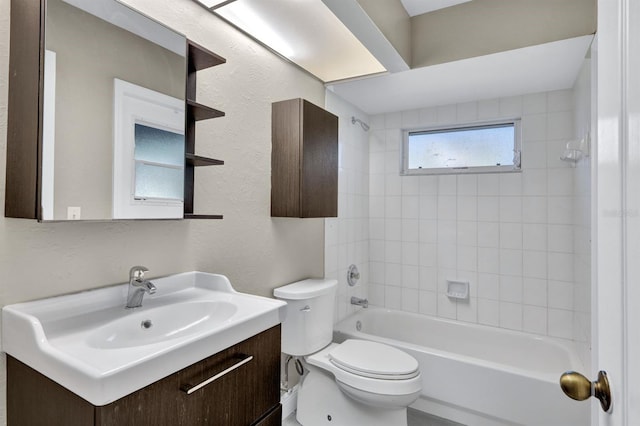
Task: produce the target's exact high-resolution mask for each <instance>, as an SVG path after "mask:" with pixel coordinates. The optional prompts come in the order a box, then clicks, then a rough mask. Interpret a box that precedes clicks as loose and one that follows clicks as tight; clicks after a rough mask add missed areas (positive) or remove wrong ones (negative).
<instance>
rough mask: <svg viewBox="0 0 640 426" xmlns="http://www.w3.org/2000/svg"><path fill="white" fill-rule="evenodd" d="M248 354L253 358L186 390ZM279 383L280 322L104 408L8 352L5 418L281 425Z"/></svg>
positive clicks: (61, 423)
mask: <svg viewBox="0 0 640 426" xmlns="http://www.w3.org/2000/svg"><path fill="white" fill-rule="evenodd" d="M249 356H252V357H253V359H251V360H250V361H249V362H246V363H245V364H243V365H242V366H240V367H238V368H236V369H234V370H232V371H230V372H229V373H227V374H225V375H223V376H222V377H220V378H219V379H218V380H215V381H213V382H212V383H210V384H209V385H207V386H204V387H202V388H200V389H198V390H196V391H195V392H193V393H191V394H187V392H186V391H187V390H188V389H189V388H191V387H192V386H194V385H196V384H199V383H201V382H203V381H205V380H207V379H208V378H210V377H212V376H214V375H216V374H217V373H219V372H221V371H223V370H225V369H227V368H228V367H229V366H231V365H234V364H235V363H238V362H239V361H241V360H246V359H247V357H249ZM279 383H280V325H277V326H275V327H273V328H270V329H268V330H266V331H264V332H262V333H260V334H258V335H256V336H254V337H252V338H250V339H247V340H245V341H243V342H241V343H239V344H237V345H235V346H233V347H231V348H229V349H227V350H224V351H222V352H219V353H218V354H215V355H213V356H211V357H209V358H206V359H204V360H202V361H200V362H198V363H196V364H193V365H191V366H189V367H187V368H185V369H183V370H180V371H178V372H176V373H174V374H172V375H170V376H168V377H165V378H164V379H161V380H159V381H157V382H155V383H152V384H151V385H149V386H147V387H145V388H143V389H140V390H139V391H137V392H134V393H132V394H130V395H127V396H125V397H123V398H121V399H119V400H117V401H115V402H112V403H111V404H108V405H105V406H101V407H96V406H94V405H92V404H90V403H89V402H87V401H86V400H84V399H82V398H80V397H79V396H77V395H76V394H74V393H72V392H70V391H68V390H67V389H65V388H63V387H62V386H60V385H59V384H57V383H55V382H54V381H52V380H50V379H48V378H47V377H45V376H43V375H42V374H40V373H38V372H37V371H35V370H33V369H32V368H30V367H29V366H27V365H25V364H23V363H22V362H20V361H18V360H16V359H15V358H12V357H11V356H7V424H8V425H9V426H24V425H29V426H38V425H42V426H45V425H46V426H90V425H96V426H129V425H131V426H200V425H216V426H249V425H251V426H253V425H255V426H258V425H259V426H276V425H280V424H281V418H282V417H281V415H282V414H281V413H282V411H281V410H282V408H281V405H280V402H279V400H280V388H279Z"/></svg>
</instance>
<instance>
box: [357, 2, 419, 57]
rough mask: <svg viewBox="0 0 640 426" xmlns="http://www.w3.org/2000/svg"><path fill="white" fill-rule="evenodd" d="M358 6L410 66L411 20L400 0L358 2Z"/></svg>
mask: <svg viewBox="0 0 640 426" xmlns="http://www.w3.org/2000/svg"><path fill="white" fill-rule="evenodd" d="M358 3H360V6H361V7H362V8H363V9H364V11H365V12H366V13H367V15H369V17H370V18H371V20H372V21H373V22H374V23H375V24H376V25H377V26H378V28H379V29H380V31H381V32H382V34H384V36H385V37H386V38H387V40H389V43H391V44H392V45H393V47H395V49H396V50H397V51H398V53H399V54H400V56H402V59H404V61H405V62H406V63H407V64H408V65H409V66H411V62H412V61H411V18H410V17H409V14H408V13H407V11H406V10H405V8H404V6H403V5H402V2H401V1H400V0H391V1H390V0H383V1H381V0H358Z"/></svg>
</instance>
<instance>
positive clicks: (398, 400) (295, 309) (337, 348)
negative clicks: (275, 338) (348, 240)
mask: <svg viewBox="0 0 640 426" xmlns="http://www.w3.org/2000/svg"><path fill="white" fill-rule="evenodd" d="M336 285H337V282H336V281H335V280H304V281H299V282H296V283H293V284H289V285H287V286H284V287H280V288H277V289H275V290H274V295H275V296H276V297H277V298H280V299H283V300H286V301H287V309H286V317H285V319H284V321H283V323H282V351H283V352H284V353H286V354H289V355H294V356H301V357H302V359H303V360H304V366H305V373H304V375H303V377H302V380H301V383H300V389H299V391H298V408H297V415H296V418H297V420H298V422H299V423H300V424H302V425H303V426H316V425H331V426H342V425H344V426H351V425H359V424H366V425H371V426H378V425H380V426H382V425H385V426H386V425H394V426H404V425H406V424H407V406H408V405H409V404H411V403H412V402H413V401H415V400H416V399H417V398H418V396H419V395H420V391H421V389H422V386H421V383H422V379H421V376H420V371H419V369H418V362H417V361H416V360H415V359H414V358H413V357H411V356H410V355H408V354H407V353H405V352H402V351H400V350H399V349H396V348H393V347H391V346H388V345H384V344H382V343H377V342H371V341H365V340H346V341H345V342H343V343H340V344H337V343H331V339H332V337H333V307H334V304H335V289H336Z"/></svg>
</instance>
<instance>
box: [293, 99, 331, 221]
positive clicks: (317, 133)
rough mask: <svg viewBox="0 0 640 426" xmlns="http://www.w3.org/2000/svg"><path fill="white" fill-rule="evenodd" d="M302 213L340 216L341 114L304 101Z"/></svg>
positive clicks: (305, 215)
mask: <svg viewBox="0 0 640 426" xmlns="http://www.w3.org/2000/svg"><path fill="white" fill-rule="evenodd" d="M302 123H303V124H302V140H303V143H302V145H301V146H302V165H301V174H302V176H301V194H300V203H301V209H302V217H337V216H338V117H336V116H335V115H333V114H331V113H330V112H328V111H325V110H324V109H322V108H320V107H317V106H315V105H314V104H312V103H311V102H308V101H303V103H302Z"/></svg>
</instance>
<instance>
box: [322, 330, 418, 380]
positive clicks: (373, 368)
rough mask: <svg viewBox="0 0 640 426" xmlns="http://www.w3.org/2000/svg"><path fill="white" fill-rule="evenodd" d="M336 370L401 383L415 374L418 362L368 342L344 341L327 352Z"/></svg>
mask: <svg viewBox="0 0 640 426" xmlns="http://www.w3.org/2000/svg"><path fill="white" fill-rule="evenodd" d="M329 359H330V360H331V362H332V363H333V365H335V366H336V367H338V368H341V369H343V370H346V371H348V372H350V373H353V374H357V375H359V376H364V377H372V378H376V379H387V380H401V379H409V378H412V377H416V376H417V375H418V374H419V370H418V361H416V360H415V358H413V357H412V356H411V355H409V354H407V353H405V352H402V351H401V350H399V349H396V348H394V347H391V346H389V345H384V344H382V343H377V342H371V341H368V340H352V339H349V340H345V341H344V343H342V344H340V345H338V346H336V347H335V348H334V349H332V350H331V352H329Z"/></svg>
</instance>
